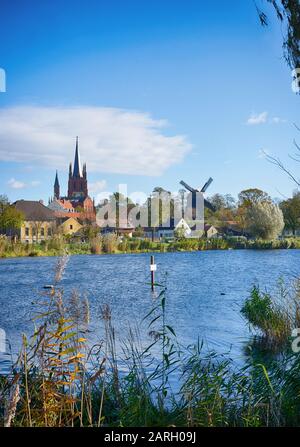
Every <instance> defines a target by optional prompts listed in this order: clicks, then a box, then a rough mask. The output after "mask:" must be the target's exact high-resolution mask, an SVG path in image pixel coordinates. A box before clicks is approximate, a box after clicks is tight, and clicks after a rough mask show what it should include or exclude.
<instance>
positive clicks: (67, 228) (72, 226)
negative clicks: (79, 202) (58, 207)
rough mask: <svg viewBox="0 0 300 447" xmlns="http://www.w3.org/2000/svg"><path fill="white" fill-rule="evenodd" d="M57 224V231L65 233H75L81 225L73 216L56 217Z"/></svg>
mask: <svg viewBox="0 0 300 447" xmlns="http://www.w3.org/2000/svg"><path fill="white" fill-rule="evenodd" d="M57 225H58V231H60V232H61V233H62V234H65V235H67V234H74V233H77V231H79V230H80V229H81V228H82V227H83V225H81V224H80V223H79V222H78V220H77V219H76V218H75V217H65V218H61V219H57Z"/></svg>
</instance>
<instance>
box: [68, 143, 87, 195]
mask: <svg viewBox="0 0 300 447" xmlns="http://www.w3.org/2000/svg"><path fill="white" fill-rule="evenodd" d="M87 196H88V188H87V177H86V164H84V165H83V170H82V172H81V164H80V156H79V150H78V137H76V150H75V159H74V168H73V172H72V163H70V166H69V182H68V198H69V199H81V198H85V197H87Z"/></svg>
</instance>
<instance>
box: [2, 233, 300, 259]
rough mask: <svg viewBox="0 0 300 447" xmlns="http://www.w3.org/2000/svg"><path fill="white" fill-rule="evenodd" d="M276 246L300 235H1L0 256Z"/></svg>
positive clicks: (293, 244) (296, 243)
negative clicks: (37, 239) (38, 238)
mask: <svg viewBox="0 0 300 447" xmlns="http://www.w3.org/2000/svg"><path fill="white" fill-rule="evenodd" d="M234 249H252V250H276V249H300V238H292V237H289V238H284V239H276V240H263V239H255V240H254V239H251V240H249V239H246V238H243V237H239V238H236V237H228V238H226V239H225V238H222V239H221V238H211V239H204V238H199V239H188V238H182V239H178V240H169V241H167V240H164V241H151V240H149V239H139V238H126V237H123V238H122V239H121V238H118V237H117V236H116V235H115V234H113V233H112V234H108V235H104V236H97V237H94V238H91V239H90V240H87V241H85V242H79V241H75V242H74V241H72V240H70V239H69V238H66V237H63V236H58V237H53V238H52V239H49V240H46V241H44V242H41V243H33V244H25V243H21V242H19V241H17V242H12V241H10V240H9V239H8V238H7V237H5V236H0V258H15V257H35V256H61V255H63V254H64V253H67V254H68V255H87V254H97V255H100V254H131V253H132V254H134V253H150V252H151V253H152V252H154V253H155V252H158V253H166V252H168V253H170V252H187V251H203V250H234Z"/></svg>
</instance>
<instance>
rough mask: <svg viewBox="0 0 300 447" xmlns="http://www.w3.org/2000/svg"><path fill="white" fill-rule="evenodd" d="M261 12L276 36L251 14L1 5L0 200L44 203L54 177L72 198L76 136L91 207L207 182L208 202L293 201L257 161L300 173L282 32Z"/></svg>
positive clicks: (132, 4) (226, 8)
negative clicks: (255, 193) (116, 195)
mask: <svg viewBox="0 0 300 447" xmlns="http://www.w3.org/2000/svg"><path fill="white" fill-rule="evenodd" d="M258 4H260V3H258ZM264 9H265V11H266V12H269V13H270V26H269V27H268V28H262V27H261V26H260V24H259V20H258V17H257V13H256V10H255V7H254V3H253V1H252V0H242V1H241V0H228V1H226V2H225V1H224V0H217V1H214V2H207V1H204V0H189V1H183V0H172V1H171V0H164V1H159V0H151V1H146V0H143V1H135V0H127V1H124V0H123V1H122V0H119V1H118V0H109V1H108V0H106V1H104V0H103V1H102V0H97V1H96V0H95V1H94V0H86V1H74V0H72V1H64V2H58V1H52V2H50V1H48V0H46V1H43V2H36V1H33V0H28V1H26V2H24V1H20V0H19V1H17V0H15V1H14V2H11V1H8V0H2V4H1V16H0V42H1V45H0V67H2V68H3V69H5V71H6V76H7V91H6V93H0V166H1V177H0V191H1V192H2V193H6V194H7V195H8V196H9V198H10V199H11V200H15V199H18V198H26V199H40V198H42V199H44V200H47V198H48V197H49V196H50V195H51V194H52V187H53V181H54V175H55V169H56V168H57V169H58V171H59V178H60V183H61V189H62V193H66V182H67V172H68V163H69V161H71V160H72V158H73V152H74V147H75V137H76V135H78V136H79V142H80V150H81V158H82V160H83V161H86V162H87V169H88V174H89V182H90V183H91V195H95V196H97V195H98V194H99V193H100V192H101V190H108V191H112V190H115V189H116V187H117V184H119V183H127V184H128V190H129V193H131V192H133V191H144V192H145V193H148V192H149V191H151V190H152V189H153V187H154V186H157V185H159V186H163V187H165V188H166V189H168V190H171V191H175V190H177V189H178V188H179V181H180V180H181V179H184V180H186V181H187V182H188V183H191V184H192V185H195V186H201V185H202V184H203V183H204V182H205V181H206V180H207V178H208V177H209V176H212V177H213V178H214V182H213V184H212V185H211V187H210V189H209V194H213V193H214V192H220V193H232V194H233V195H236V194H237V193H238V192H239V191H240V190H242V189H245V188H248V187H259V188H261V189H264V190H266V191H268V192H269V193H270V194H271V195H272V196H273V197H275V196H277V197H280V195H281V194H283V195H285V196H289V195H291V193H292V191H293V190H294V185H293V184H292V183H291V181H290V180H289V179H288V178H287V177H286V176H285V175H284V174H283V173H281V172H280V171H278V170H277V169H276V167H275V166H273V165H271V164H269V163H268V162H267V161H266V160H265V159H264V158H263V157H262V156H261V150H262V149H264V150H266V151H268V152H269V153H272V154H274V155H277V156H280V157H281V158H282V159H283V160H284V161H286V163H287V164H289V165H290V166H291V167H293V163H292V162H291V161H289V158H288V153H293V152H294V149H293V138H295V137H297V131H296V130H295V128H294V126H293V123H294V122H298V124H299V113H298V109H299V96H297V95H295V93H293V91H292V89H291V80H292V78H291V71H290V69H289V68H288V67H287V66H286V64H285V62H284V60H283V58H282V48H281V45H282V30H281V28H280V25H279V23H278V22H277V21H276V19H275V17H274V14H273V11H272V10H271V9H270V8H269V7H268V6H267V5H264ZM299 139H300V136H299ZM295 171H296V169H295Z"/></svg>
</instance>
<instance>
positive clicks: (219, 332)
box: [0, 250, 300, 369]
mask: <svg viewBox="0 0 300 447" xmlns="http://www.w3.org/2000/svg"><path fill="white" fill-rule="evenodd" d="M155 260H156V263H157V269H158V270H157V274H156V278H157V280H158V281H160V280H163V279H164V278H165V273H166V272H167V286H168V291H167V320H168V322H169V324H170V325H171V326H173V327H174V328H175V329H176V333H177V336H178V339H179V341H180V342H181V343H182V344H184V345H189V344H192V343H195V342H196V341H197V338H198V337H199V338H201V339H203V340H204V343H205V345H206V346H209V347H210V348H212V349H215V350H217V351H218V352H221V353H226V352H228V351H230V355H231V356H232V357H233V358H235V359H237V360H238V359H241V358H242V357H243V355H244V354H243V346H244V344H245V341H246V340H247V339H248V338H249V330H248V327H247V325H246V324H245V322H244V320H243V318H242V316H241V314H240V309H241V306H242V304H243V302H244V300H245V298H246V297H247V296H248V295H249V291H250V289H251V287H252V285H253V284H254V283H256V284H259V285H260V286H261V287H262V288H266V287H267V288H268V289H269V290H272V288H274V287H275V285H276V282H277V280H278V278H279V277H280V276H281V277H283V278H286V279H292V278H293V276H295V275H298V274H300V262H299V261H300V250H265V251H261V250H257V251H256V250H230V251H203V252H190V253H161V254H155ZM149 261H150V254H131V255H105V256H93V255H81V256H72V257H71V258H70V260H69V263H68V266H67V269H66V271H65V275H64V277H63V280H62V283H61V285H62V287H63V288H64V290H65V292H66V294H68V293H70V292H71V290H72V289H74V288H76V289H78V290H79V291H80V292H81V293H82V294H86V295H87V297H88V299H89V302H90V314H91V323H92V325H91V328H92V334H91V336H92V338H93V337H95V338H96V337H98V336H99V337H100V336H101V333H102V331H103V323H102V321H101V318H100V308H101V305H103V304H104V303H106V304H109V305H110V307H111V309H112V316H113V320H114V325H115V327H116V330H117V333H118V334H121V335H122V336H124V334H126V333H127V332H128V327H129V326H130V325H133V324H140V321H141V319H142V317H143V316H144V315H146V314H147V313H148V311H149V310H150V309H151V306H152V305H153V300H154V299H155V298H154V297H153V294H152V293H151V290H150V286H149V284H148V283H149V277H150V271H149ZM56 262H57V259H56V258H53V257H49V258H47V257H41V258H14V259H2V260H0V328H3V329H4V330H5V331H6V335H7V339H8V340H9V342H10V344H11V346H12V351H13V352H17V350H18V349H19V346H20V340H21V334H22V333H24V332H25V333H27V334H31V333H32V329H33V325H32V321H31V318H32V314H33V312H34V309H35V304H34V302H35V300H36V297H38V296H39V295H40V293H41V292H42V290H43V286H44V285H45V284H49V283H50V284H51V283H52V282H53V272H54V268H55V264H56ZM98 334H99V335H98ZM146 339H147V337H146V335H145V342H146ZM7 361H8V357H7V356H5V355H3V354H2V355H1V354H0V369H1V367H2V369H3V368H4V367H5V366H7V363H6V364H5V362H7Z"/></svg>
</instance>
